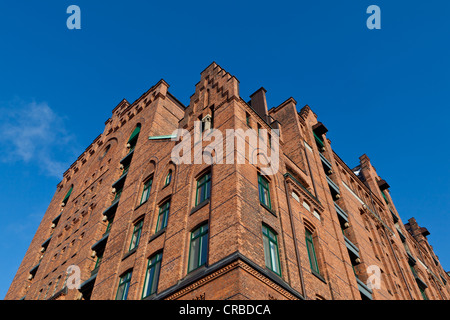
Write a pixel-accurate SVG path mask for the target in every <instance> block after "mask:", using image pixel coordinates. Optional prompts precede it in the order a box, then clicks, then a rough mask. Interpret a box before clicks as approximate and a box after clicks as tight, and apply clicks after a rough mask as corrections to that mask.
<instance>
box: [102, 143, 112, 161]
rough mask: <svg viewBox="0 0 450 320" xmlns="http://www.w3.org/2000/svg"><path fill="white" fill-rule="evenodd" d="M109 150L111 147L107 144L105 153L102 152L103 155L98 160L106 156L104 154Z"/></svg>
mask: <svg viewBox="0 0 450 320" xmlns="http://www.w3.org/2000/svg"><path fill="white" fill-rule="evenodd" d="M109 149H111V145H110V144H108V145H107V146H106V148H105V151H103V154H102V156H101V157H100V159H103V158H104V157H105V156H106V154H107V153H108V151H109Z"/></svg>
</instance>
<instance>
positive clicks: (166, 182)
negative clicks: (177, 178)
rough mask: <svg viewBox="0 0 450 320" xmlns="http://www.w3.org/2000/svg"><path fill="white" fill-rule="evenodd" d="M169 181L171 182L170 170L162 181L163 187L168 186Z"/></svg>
mask: <svg viewBox="0 0 450 320" xmlns="http://www.w3.org/2000/svg"><path fill="white" fill-rule="evenodd" d="M171 181H172V169H170V170H169V172H168V173H167V175H166V180H165V181H164V186H168V185H169V184H170V182H171Z"/></svg>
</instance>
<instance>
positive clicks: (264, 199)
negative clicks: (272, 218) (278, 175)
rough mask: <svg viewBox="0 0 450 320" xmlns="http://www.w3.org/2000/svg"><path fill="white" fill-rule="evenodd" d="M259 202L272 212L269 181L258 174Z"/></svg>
mask: <svg viewBox="0 0 450 320" xmlns="http://www.w3.org/2000/svg"><path fill="white" fill-rule="evenodd" d="M258 189H259V202H260V203H261V204H263V205H264V206H266V207H267V208H269V209H271V210H272V204H271V201H270V186H269V181H268V180H267V179H266V178H264V177H263V176H262V175H260V174H258Z"/></svg>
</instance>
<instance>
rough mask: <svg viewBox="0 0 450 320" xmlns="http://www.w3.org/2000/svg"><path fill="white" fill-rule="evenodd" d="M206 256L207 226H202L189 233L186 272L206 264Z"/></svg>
mask: <svg viewBox="0 0 450 320" xmlns="http://www.w3.org/2000/svg"><path fill="white" fill-rule="evenodd" d="M207 255H208V224H207V223H206V224H204V225H202V226H200V227H198V228H197V229H195V230H194V231H192V233H191V243H190V246H189V262H188V272H191V271H193V270H195V269H198V268H199V267H201V266H203V265H205V264H206V259H207Z"/></svg>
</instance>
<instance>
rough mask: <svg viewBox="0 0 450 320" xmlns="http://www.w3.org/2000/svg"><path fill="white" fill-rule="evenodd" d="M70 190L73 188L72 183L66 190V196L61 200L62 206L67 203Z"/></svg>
mask: <svg viewBox="0 0 450 320" xmlns="http://www.w3.org/2000/svg"><path fill="white" fill-rule="evenodd" d="M72 190H73V185H72V186H70V189H69V191H67V193H66V196H65V197H64V199H63V201H62V203H63V206H65V205H66V204H67V201H68V200H69V197H70V194H71V193H72Z"/></svg>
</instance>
